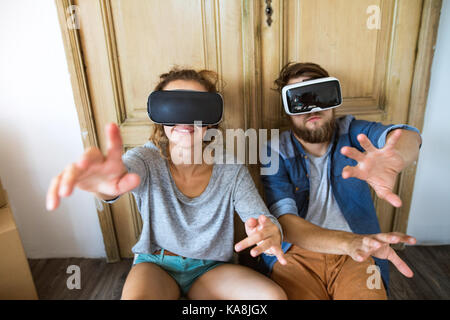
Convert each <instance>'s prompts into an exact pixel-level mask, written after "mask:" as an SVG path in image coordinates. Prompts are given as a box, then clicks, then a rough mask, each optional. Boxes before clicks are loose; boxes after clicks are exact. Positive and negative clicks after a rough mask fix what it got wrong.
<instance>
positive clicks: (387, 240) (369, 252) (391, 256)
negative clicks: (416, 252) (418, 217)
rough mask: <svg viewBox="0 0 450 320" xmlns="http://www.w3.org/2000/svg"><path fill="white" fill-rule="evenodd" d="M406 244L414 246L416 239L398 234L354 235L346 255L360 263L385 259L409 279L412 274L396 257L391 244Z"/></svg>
mask: <svg viewBox="0 0 450 320" xmlns="http://www.w3.org/2000/svg"><path fill="white" fill-rule="evenodd" d="M395 243H406V244H415V243H416V239H415V238H414V237H411V236H409V235H406V234H403V233H400V232H389V233H377V234H369V235H356V234H355V235H354V237H353V239H352V240H351V241H350V242H349V245H348V246H347V249H346V251H347V254H348V255H349V256H350V257H352V259H353V260H355V261H358V262H362V261H364V260H366V259H367V258H369V257H370V256H374V257H376V258H379V259H387V260H389V261H391V262H392V264H393V265H394V266H395V267H396V268H397V270H398V271H400V272H401V273H402V274H403V275H404V276H405V277H408V278H411V277H412V276H413V275H414V274H413V272H412V270H411V269H410V268H409V267H408V265H407V264H406V263H405V262H404V261H403V260H402V259H401V258H400V257H399V256H398V255H397V253H396V252H395V250H394V249H392V248H391V246H390V245H391V244H395Z"/></svg>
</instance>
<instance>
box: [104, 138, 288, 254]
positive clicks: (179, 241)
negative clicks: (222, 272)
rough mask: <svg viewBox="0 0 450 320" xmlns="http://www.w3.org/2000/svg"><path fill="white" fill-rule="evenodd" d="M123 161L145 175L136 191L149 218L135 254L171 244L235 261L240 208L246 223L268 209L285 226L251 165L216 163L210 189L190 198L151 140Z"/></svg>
mask: <svg viewBox="0 0 450 320" xmlns="http://www.w3.org/2000/svg"><path fill="white" fill-rule="evenodd" d="M122 160H123V162H124V164H125V166H126V167H127V169H128V172H130V173H136V174H138V175H139V176H140V178H141V183H140V185H139V186H138V187H136V188H135V189H133V190H131V193H132V194H133V195H134V197H135V199H136V203H137V207H138V209H139V212H140V214H141V217H142V222H143V226H142V233H141V236H140V238H139V241H138V242H137V243H136V245H135V246H134V247H133V248H132V251H133V252H134V253H153V252H155V251H156V250H159V249H166V250H169V251H171V252H173V253H176V254H178V255H181V256H184V257H189V258H196V259H209V260H216V261H229V260H230V259H231V258H232V257H233V252H234V222H233V218H234V212H235V211H236V212H237V213H238V215H239V216H240V218H241V220H242V221H243V222H245V221H246V220H247V219H249V218H251V217H253V218H256V219H257V218H258V217H259V215H261V214H264V215H265V216H267V217H268V218H270V219H271V220H272V222H274V223H275V224H276V225H277V226H278V228H279V229H280V231H281V226H280V224H279V223H278V220H277V219H276V218H275V217H273V216H272V215H271V214H270V213H269V210H268V209H267V207H266V205H265V204H264V201H263V200H262V199H261V197H260V195H259V193H258V190H257V189H256V187H255V185H254V182H253V180H252V178H251V176H250V173H249V172H248V169H247V167H245V165H242V164H217V163H216V164H214V166H213V171H212V175H211V178H210V181H209V184H208V186H207V187H206V189H205V190H204V191H203V193H202V194H201V195H200V196H198V197H195V198H189V197H187V196H185V195H184V194H183V193H182V192H181V191H180V190H179V189H178V188H177V186H176V184H175V181H174V180H173V178H172V175H171V173H170V171H169V167H168V163H167V160H166V159H164V158H162V157H161V155H160V153H159V150H158V149H157V148H156V147H155V145H154V144H152V143H151V142H147V143H146V144H145V145H143V146H140V147H136V148H133V149H131V150H128V151H127V152H126V153H125V154H123V156H122ZM116 200H117V198H116V199H113V200H109V201H105V202H107V203H112V202H114V201H116Z"/></svg>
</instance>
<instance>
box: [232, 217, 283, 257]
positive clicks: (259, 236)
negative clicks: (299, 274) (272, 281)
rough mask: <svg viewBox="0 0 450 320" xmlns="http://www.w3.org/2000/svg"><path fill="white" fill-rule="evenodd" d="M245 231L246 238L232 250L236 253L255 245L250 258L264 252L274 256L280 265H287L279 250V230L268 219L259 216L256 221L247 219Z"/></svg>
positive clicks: (281, 251)
mask: <svg viewBox="0 0 450 320" xmlns="http://www.w3.org/2000/svg"><path fill="white" fill-rule="evenodd" d="M245 231H246V233H247V236H248V237H247V238H245V239H244V240H242V241H240V242H239V243H237V244H236V245H235V247H234V249H235V250H236V252H239V251H242V250H244V249H246V248H248V247H250V246H253V245H256V247H255V248H253V249H252V250H251V251H250V254H251V256H252V257H256V256H258V255H260V254H261V253H263V252H264V253H266V254H270V255H275V256H276V257H277V259H278V261H279V262H280V263H281V264H282V265H285V264H287V261H286V259H285V258H284V253H283V250H282V249H281V233H280V230H279V229H278V227H277V225H275V224H274V223H273V222H272V221H270V219H269V218H267V217H266V216H264V215H260V216H259V217H258V220H256V219H255V218H250V219H248V220H247V221H246V222H245Z"/></svg>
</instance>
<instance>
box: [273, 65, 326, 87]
mask: <svg viewBox="0 0 450 320" xmlns="http://www.w3.org/2000/svg"><path fill="white" fill-rule="evenodd" d="M301 76H303V77H309V78H311V79H318V78H326V77H329V75H328V72H327V71H326V70H325V69H324V68H322V67H321V66H319V65H318V64H316V63H312V62H300V63H294V62H288V63H287V64H286V65H285V66H284V67H283V68H282V69H281V71H280V75H279V76H278V79H276V80H275V85H276V86H277V88H276V90H277V91H278V92H279V93H281V89H283V87H284V86H285V85H287V83H288V82H289V80H290V79H292V78H297V77H301Z"/></svg>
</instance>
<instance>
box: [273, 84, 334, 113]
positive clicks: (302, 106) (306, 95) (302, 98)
mask: <svg viewBox="0 0 450 320" xmlns="http://www.w3.org/2000/svg"><path fill="white" fill-rule="evenodd" d="M281 96H282V99H283V106H284V110H285V111H286V113H287V114H289V115H293V116H295V115H298V114H303V113H310V112H317V111H322V110H326V109H332V108H336V107H339V106H340V105H341V104H342V95H341V86H340V84H339V80H338V79H336V78H333V77H327V78H320V79H314V80H306V81H303V82H299V83H294V84H290V85H287V86H285V87H283V89H282V90H281Z"/></svg>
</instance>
